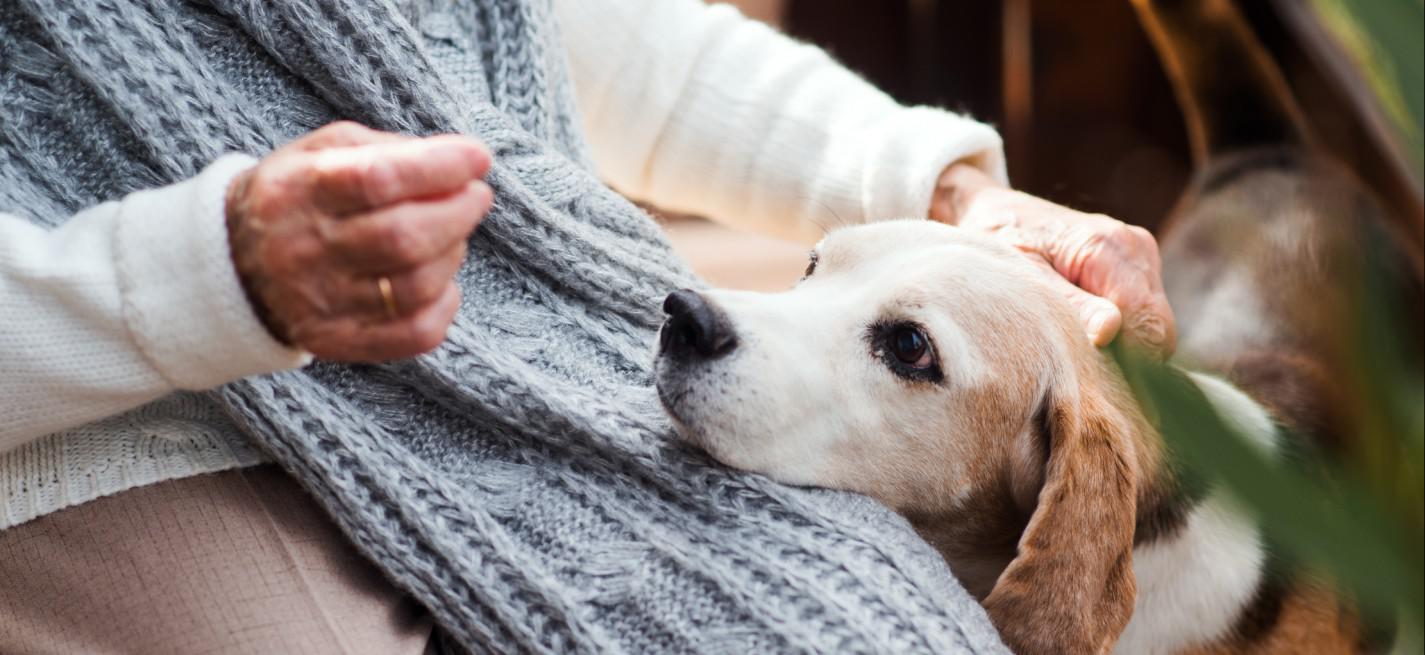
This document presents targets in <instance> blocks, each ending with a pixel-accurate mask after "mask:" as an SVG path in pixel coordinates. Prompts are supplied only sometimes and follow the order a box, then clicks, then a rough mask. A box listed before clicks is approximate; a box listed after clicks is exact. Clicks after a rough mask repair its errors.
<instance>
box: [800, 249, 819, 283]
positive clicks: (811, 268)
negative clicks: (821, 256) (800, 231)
mask: <svg viewBox="0 0 1425 655" xmlns="http://www.w3.org/2000/svg"><path fill="white" fill-rule="evenodd" d="M817 258H818V255H817V253H816V251H815V250H813V251H811V252H809V253H807V270H806V272H805V273H802V279H803V280H805V279H807V278H809V277H811V274H812V273H815V272H816V260H817Z"/></svg>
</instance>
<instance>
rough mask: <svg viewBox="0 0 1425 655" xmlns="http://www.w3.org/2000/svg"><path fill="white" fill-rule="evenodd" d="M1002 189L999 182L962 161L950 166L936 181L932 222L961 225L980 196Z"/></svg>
mask: <svg viewBox="0 0 1425 655" xmlns="http://www.w3.org/2000/svg"><path fill="white" fill-rule="evenodd" d="M999 186H1001V185H1000V184H999V182H996V181H995V179H994V178H992V177H990V176H989V175H988V174H986V173H985V172H984V171H983V170H980V169H979V168H978V167H976V166H974V165H973V164H970V163H969V162H966V161H963V160H962V161H957V162H955V163H953V164H950V165H949V166H946V167H945V170H944V171H942V172H941V173H940V177H939V179H937V180H936V182H935V192H934V196H933V197H932V198H931V201H930V219H931V220H934V221H939V222H941V223H948V224H950V225H958V224H959V222H960V218H961V217H963V216H964V215H965V214H966V213H967V212H968V210H969V207H970V204H971V203H972V202H973V201H974V199H975V196H976V195H978V194H979V193H980V192H981V191H984V190H985V189H988V188H992V187H999Z"/></svg>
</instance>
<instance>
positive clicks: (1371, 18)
mask: <svg viewBox="0 0 1425 655" xmlns="http://www.w3.org/2000/svg"><path fill="white" fill-rule="evenodd" d="M1312 6H1313V7H1315V9H1316V12H1317V15H1318V16H1320V18H1321V22H1322V24H1323V25H1324V26H1325V27H1326V29H1327V30H1328V31H1330V32H1331V33H1332V34H1333V35H1334V36H1335V37H1336V40H1337V41H1338V42H1339V43H1340V44H1341V45H1342V46H1343V47H1344V48H1345V49H1346V51H1347V53H1349V54H1350V56H1351V57H1352V58H1353V59H1355V60H1356V63H1357V64H1358V65H1359V66H1360V68H1361V70H1362V71H1364V72H1365V74H1366V78H1367V80H1368V81H1369V82H1370V86H1371V89H1372V90H1373V91H1374V92H1375V94H1376V97H1377V98H1379V99H1380V102H1381V105H1382V106H1383V107H1384V108H1385V111H1386V114H1387V115H1388V116H1389V117H1390V119H1391V122H1392V123H1393V124H1394V127H1395V129H1396V131H1397V133H1398V134H1399V135H1400V138H1401V141H1402V142H1403V143H1404V144H1406V146H1407V151H1408V154H1409V157H1410V159H1411V163H1413V164H1414V165H1415V172H1416V175H1417V181H1419V178H1420V176H1421V175H1422V170H1425V141H1422V138H1425V135H1422V129H1425V128H1422V125H1425V119H1422V116H1425V2H1422V0H1312Z"/></svg>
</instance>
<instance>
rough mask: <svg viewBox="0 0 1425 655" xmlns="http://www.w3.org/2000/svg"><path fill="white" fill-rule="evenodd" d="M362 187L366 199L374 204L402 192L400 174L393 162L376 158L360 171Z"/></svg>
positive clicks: (386, 200) (381, 202) (378, 203)
mask: <svg viewBox="0 0 1425 655" xmlns="http://www.w3.org/2000/svg"><path fill="white" fill-rule="evenodd" d="M360 177H361V189H362V191H363V193H364V194H365V196H364V197H365V199H366V201H367V202H369V203H371V204H372V205H380V204H385V203H386V202H389V201H390V200H392V199H394V198H397V197H398V196H399V193H400V188H399V187H400V175H399V174H398V172H397V171H396V167H395V166H394V165H392V164H391V162H389V161H386V160H384V159H376V160H373V161H371V163H369V164H367V165H366V167H365V169H364V170H362V171H361V172H360Z"/></svg>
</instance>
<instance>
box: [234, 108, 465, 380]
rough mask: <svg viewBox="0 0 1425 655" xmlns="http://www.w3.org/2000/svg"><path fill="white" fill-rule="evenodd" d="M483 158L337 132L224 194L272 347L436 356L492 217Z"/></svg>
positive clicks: (356, 128)
mask: <svg viewBox="0 0 1425 655" xmlns="http://www.w3.org/2000/svg"><path fill="white" fill-rule="evenodd" d="M490 164H491V157H490V153H489V151H488V150H487V149H486V148H485V146H484V145H482V144H481V143H480V142H479V141H476V140H474V139H471V138H468V137H462V136H436V137H429V138H414V137H406V136H400V135H395V134H389V133H383V132H377V131H374V130H371V129H368V128H365V127H362V126H360V125H357V124H355V123H345V122H343V123H333V124H331V125H328V126H326V127H323V128H321V129H319V130H317V131H315V132H312V133H311V134H309V135H307V136H305V137H303V138H301V139H298V140H296V141H294V142H292V143H290V144H288V145H286V146H284V147H282V148H280V149H278V150H276V151H274V152H272V153H271V154H269V155H268V156H267V157H266V158H264V159H263V160H262V161H261V162H259V163H258V165H257V166H255V167H254V168H252V169H250V170H248V171H247V172H245V173H243V174H242V175H240V176H239V177H237V178H236V179H235V180H234V181H233V183H232V185H231V186H230V187H229V188H228V197H227V223H228V233H229V243H230V244H231V250H232V256H233V263H234V265H235V266H236V268H237V271H238V276H239V278H240V279H241V280H242V283H243V288H244V289H245V290H246V291H247V295H248V299H249V301H250V302H251V303H252V305H253V308H254V310H255V311H256V313H257V314H258V316H259V317H260V318H261V319H262V321H263V323H264V324H265V325H266V326H267V328H268V330H270V331H271V332H272V334H273V335H274V336H275V337H277V338H278V339H279V340H281V341H283V342H285V343H288V344H291V345H294V346H298V347H301V348H304V349H306V350H307V351H309V352H311V353H312V354H313V355H315V356H317V357H321V358H325V359H331V360H340V361H360V362H376V361H383V360H390V359H399V358H402V357H410V356H414V355H418V354H420V353H423V352H427V351H429V350H432V349H434V348H435V347H436V346H438V345H439V344H440V343H441V341H443V340H444V339H445V332H446V329H447V328H448V327H449V326H450V323H451V321H452V320H453V319H454V317H455V313H456V310H457V309H458V307H459V305H460V292H459V289H458V288H457V287H456V285H455V283H454V280H453V278H454V276H455V273H456V272H457V270H458V269H459V268H460V265H461V263H462V262H463V261H464V259H465V251H466V239H467V237H469V235H470V233H471V232H472V231H473V230H474V229H475V227H476V225H478V224H479V223H480V220H481V219H482V218H483V217H484V215H485V213H486V212H487V211H489V209H490V203H491V201H492V198H493V194H492V192H491V190H490V187H489V186H488V185H486V184H485V183H484V182H482V181H481V178H483V177H484V175H485V173H486V172H487V171H489V169H490Z"/></svg>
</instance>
